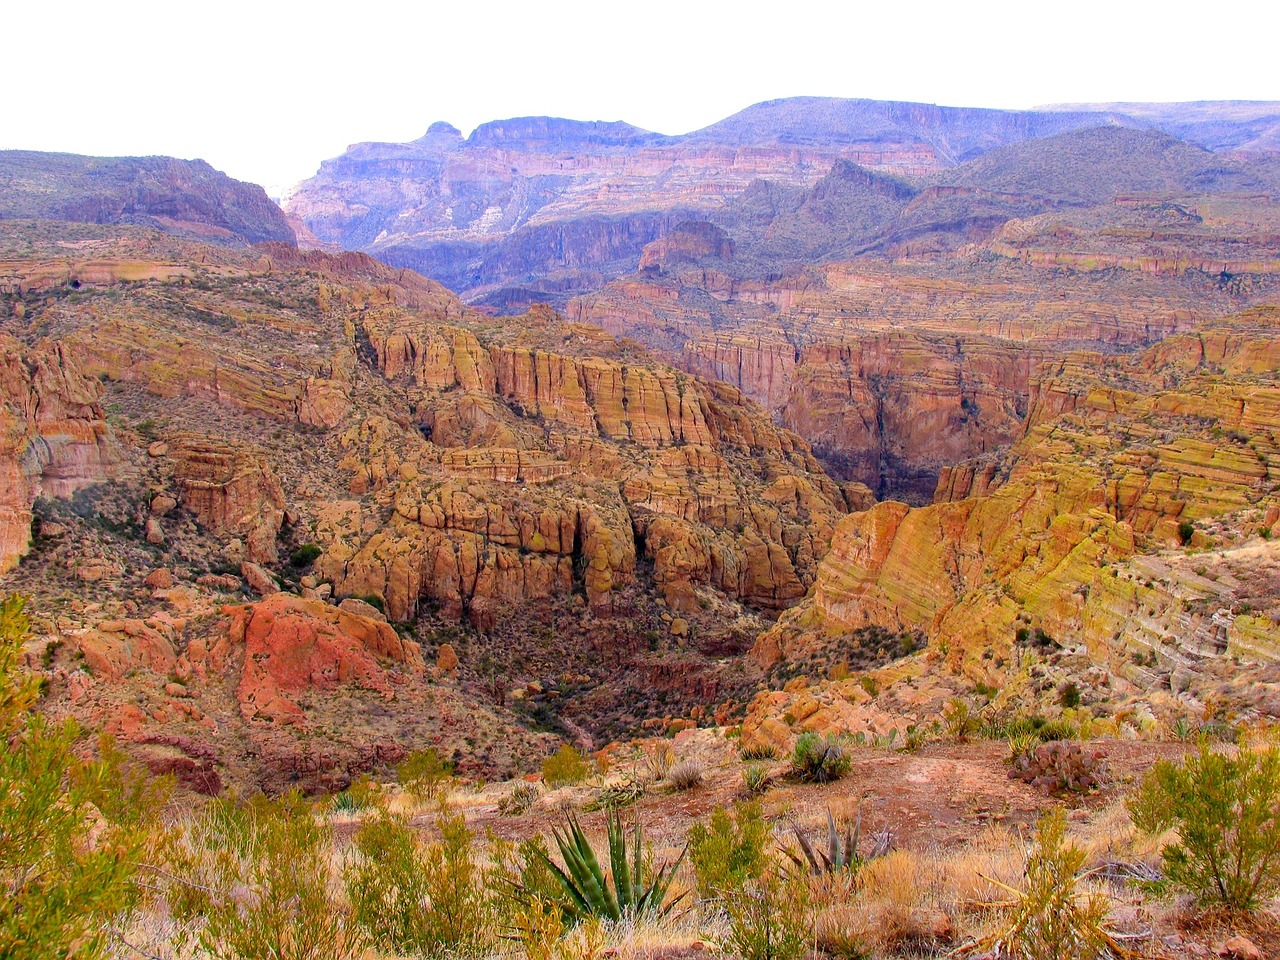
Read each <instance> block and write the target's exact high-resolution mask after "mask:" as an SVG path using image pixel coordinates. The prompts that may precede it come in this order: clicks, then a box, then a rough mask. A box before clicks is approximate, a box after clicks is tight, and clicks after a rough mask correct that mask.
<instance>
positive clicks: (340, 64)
mask: <svg viewBox="0 0 1280 960" xmlns="http://www.w3.org/2000/svg"><path fill="white" fill-rule="evenodd" d="M5 7H6V9H5V13H4V16H3V22H4V35H5V39H4V44H3V48H2V49H0V80H2V81H3V89H4V91H5V97H4V100H5V107H4V115H3V125H2V126H0V148H22V149H32V150H61V151H70V152H76V153H88V154H100V155H125V154H138V155H140V154H170V155H174V156H179V157H202V158H203V159H205V160H208V161H209V162H210V163H211V164H213V165H214V166H215V167H217V168H219V169H221V170H224V171H226V172H227V173H229V174H231V175H232V176H234V177H238V178H240V179H243V180H252V181H255V182H258V183H261V184H263V185H265V186H267V187H268V189H269V191H271V192H273V193H276V194H278V193H280V192H281V191H282V190H283V189H284V188H286V187H287V186H288V185H290V184H292V183H293V182H295V181H297V180H299V179H302V178H304V177H306V176H309V175H310V174H311V173H313V172H314V171H315V169H316V167H317V166H318V165H319V163H320V161H321V160H323V159H325V158H328V157H332V156H336V155H337V154H339V153H341V152H342V151H343V150H344V149H345V148H346V146H347V144H349V143H355V142H358V141H362V140H411V139H414V138H416V137H418V136H421V134H422V133H423V132H424V131H425V130H426V128H427V126H428V124H430V123H431V122H432V121H434V120H448V121H449V122H451V123H453V124H454V125H455V126H457V127H459V128H460V129H462V131H463V132H464V133H466V132H469V131H470V130H471V128H472V127H474V126H475V125H476V124H479V123H483V122H484V121H486V120H495V119H506V118H509V117H518V116H528V115H534V114H548V115H552V116H562V117H571V118H574V119H579V120H627V121H629V122H631V123H634V124H636V125H637V126H641V127H645V128H647V129H650V130H656V131H658V132H661V133H684V132H687V131H689V130H693V129H697V128H699V127H703V126H706V125H707V124H709V123H712V122H714V121H716V120H718V119H721V118H722V117H725V116H728V115H729V114H731V113H734V112H736V111H737V110H740V109H742V108H743V107H745V106H748V105H749V104H752V103H756V102H759V101H761V100H769V99H773V98H776V97H785V96H793V95H801V94H807V95H816V96H841V97H871V98H875V99H892V100H917V101H923V102H926V103H940V104H951V105H962V106H990V107H1029V106H1034V105H1037V104H1043V103H1053V102H1064V101H1070V102H1085V101H1119V100H1158V101H1173V100H1215V99H1241V100H1280V70H1276V68H1275V60H1274V49H1273V44H1274V38H1275V33H1276V28H1277V27H1280V13H1277V12H1276V10H1277V8H1276V7H1275V5H1274V3H1273V2H1245V3H1239V2H1237V3H1234V4H1230V5H1218V6H1214V5H1203V4H1201V5H1197V6H1195V7H1194V8H1193V7H1189V6H1185V7H1184V6H1183V5H1182V4H1171V3H1163V2H1162V3H1142V2H1134V0H1111V2H1107V3H1096V2H1075V3H1071V4H1044V3H1038V2H1035V0H1031V2H1025V0H1024V2H1017V3H1013V2H998V3H984V4H961V3H956V2H951V3H945V4H938V5H936V6H934V5H931V4H928V3H920V2H917V3H907V4H902V3H890V2H887V0H878V2H876V3H874V4H870V3H865V2H861V0H842V2H832V3H813V2H806V0H791V2H784V3H775V4H770V5H768V6H765V5H760V4H752V3H745V2H736V3H720V2H715V3H707V2H700V0H683V2H667V0H650V2H647V3H642V2H634V0H633V2H629V3H627V4H625V5H624V4H619V3H610V2H608V0H593V2H576V0H573V2H569V0H545V2H542V3H534V2H524V3H506V2H493V0H490V2H484V0H475V2H467V0H452V2H450V3H448V4H443V3H437V2H434V0H420V2H417V3H396V2H386V0H363V2H359V3H347V4H342V5H341V6H335V5H332V4H327V3H323V2H312V3H308V4H302V3H296V4H295V3H288V4H285V3H277V2H273V0H257V2H252V3H250V2H244V0H217V2H213V3H199V4H196V3H183V2H181V0H167V2H165V3H152V2H132V3H124V2H118V0H97V2H93V3H89V2H66V0H7V2H6V4H5ZM1214 10H1221V11H1222V12H1223V13H1224V15H1225V19H1224V20H1223V21H1219V20H1218V19H1217V18H1216V17H1215V16H1214V15H1213V11H1214Z"/></svg>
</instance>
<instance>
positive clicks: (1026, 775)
mask: <svg viewBox="0 0 1280 960" xmlns="http://www.w3.org/2000/svg"><path fill="white" fill-rule="evenodd" d="M1105 770H1106V754H1104V753H1103V752H1102V751H1101V750H1086V749H1084V748H1083V747H1081V746H1080V744H1079V743H1076V742H1075V741H1074V740H1054V741H1051V742H1049V743H1042V744H1040V745H1039V746H1037V747H1034V748H1032V749H1029V750H1027V751H1025V752H1022V753H1015V754H1014V755H1013V757H1012V758H1011V761H1010V766H1009V779H1010V780H1021V781H1022V782H1023V783H1029V784H1031V785H1032V786H1033V787H1035V788H1037V789H1039V790H1043V791H1045V792H1046V793H1065V792H1071V793H1086V792H1088V791H1089V790H1092V789H1094V788H1095V787H1096V786H1097V785H1098V781H1099V779H1100V778H1101V777H1102V775H1103V773H1104V772H1105Z"/></svg>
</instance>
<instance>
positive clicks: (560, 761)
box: [542, 743, 591, 789]
mask: <svg viewBox="0 0 1280 960" xmlns="http://www.w3.org/2000/svg"><path fill="white" fill-rule="evenodd" d="M590 775H591V764H589V763H587V761H586V760H585V759H584V758H583V756H582V754H580V753H579V752H578V751H577V749H576V748H575V747H573V746H572V745H570V744H567V743H566V744H565V745H564V746H562V747H561V748H560V749H559V750H557V751H556V752H555V753H553V754H552V755H551V756H549V757H547V759H545V760H543V761H542V779H543V780H544V781H545V782H546V784H547V786H548V787H551V788H553V789H554V788H556V787H571V786H574V785H575V784H579V783H581V782H582V781H583V780H585V779H587V777H589V776H590Z"/></svg>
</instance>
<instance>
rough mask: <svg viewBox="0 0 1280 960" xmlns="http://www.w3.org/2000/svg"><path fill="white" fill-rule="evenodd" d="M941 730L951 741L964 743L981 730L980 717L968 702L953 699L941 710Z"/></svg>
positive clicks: (956, 698)
mask: <svg viewBox="0 0 1280 960" xmlns="http://www.w3.org/2000/svg"><path fill="white" fill-rule="evenodd" d="M942 729H943V732H944V733H945V734H946V736H948V737H950V738H951V739H952V740H955V741H957V742H959V743H964V742H965V741H967V740H968V739H969V738H970V737H976V736H977V735H978V731H979V730H980V729H982V717H981V716H980V715H979V714H978V712H977V711H976V710H974V709H973V707H972V706H971V705H970V703H969V701H968V700H962V699H960V698H959V697H955V698H953V699H952V700H951V702H950V703H948V704H947V705H946V707H944V708H943V710H942Z"/></svg>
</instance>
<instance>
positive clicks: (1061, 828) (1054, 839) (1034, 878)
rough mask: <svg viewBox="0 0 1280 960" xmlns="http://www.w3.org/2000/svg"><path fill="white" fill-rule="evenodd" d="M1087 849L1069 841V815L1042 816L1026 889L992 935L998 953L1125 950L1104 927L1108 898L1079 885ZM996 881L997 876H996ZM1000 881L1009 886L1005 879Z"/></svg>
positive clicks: (1026, 956)
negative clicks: (1000, 928) (1085, 890)
mask: <svg viewBox="0 0 1280 960" xmlns="http://www.w3.org/2000/svg"><path fill="white" fill-rule="evenodd" d="M1084 860H1085V851H1084V850H1082V849H1080V848H1079V847H1076V846H1073V845H1072V844H1070V843H1068V842H1067V841H1066V818H1065V817H1064V816H1063V814H1062V811H1061V810H1060V809H1055V810H1053V811H1051V812H1050V813H1048V814H1045V816H1044V817H1042V818H1041V820H1040V824H1039V827H1038V828H1037V830H1036V842H1035V847H1034V849H1033V850H1032V851H1031V856H1030V857H1029V858H1028V860H1027V867H1026V883H1025V888H1024V889H1023V890H1013V889H1010V888H1008V887H1005V889H1007V890H1009V892H1010V893H1013V894H1015V896H1016V899H1015V900H1014V901H1013V902H1012V903H1010V904H1009V905H1008V909H1009V919H1008V923H1007V926H1006V927H1005V928H1004V929H1003V930H1002V931H1001V932H1000V933H998V934H996V935H995V936H994V937H992V938H991V941H990V947H991V948H992V952H993V953H994V954H995V955H996V956H1002V957H1004V956H1007V957H1011V958H1017V960H1099V958H1101V957H1119V956H1123V955H1124V954H1125V951H1124V950H1123V949H1122V948H1121V947H1120V945H1119V943H1117V942H1116V940H1115V938H1114V937H1112V936H1111V934H1110V933H1108V932H1107V930H1106V929H1105V928H1104V927H1103V922H1104V921H1105V919H1106V916H1107V909H1108V906H1107V901H1106V898H1105V897H1103V896H1101V895H1098V894H1090V893H1087V892H1084V891H1082V890H1081V889H1080V882H1081V881H1080V870H1081V867H1083V865H1084ZM993 882H994V881H993ZM1000 886H1004V885H1003V884H1000Z"/></svg>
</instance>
